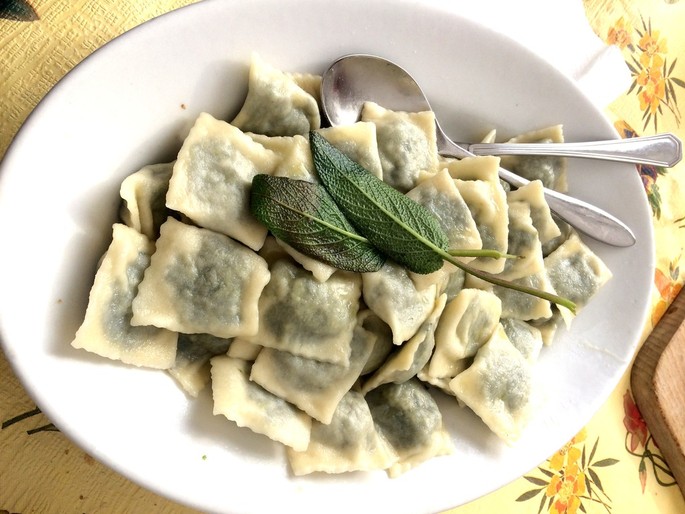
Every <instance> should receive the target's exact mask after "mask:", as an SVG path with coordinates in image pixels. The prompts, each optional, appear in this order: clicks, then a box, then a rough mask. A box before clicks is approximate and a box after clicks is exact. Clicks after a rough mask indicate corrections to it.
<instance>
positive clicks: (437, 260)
mask: <svg viewBox="0 0 685 514" xmlns="http://www.w3.org/2000/svg"><path fill="white" fill-rule="evenodd" d="M309 139H310V143H311V148H312V156H313V159H314V166H315V168H316V172H317V173H318V175H319V178H320V179H321V182H323V184H324V186H325V187H326V189H327V190H328V192H329V193H330V194H331V196H332V197H333V199H334V200H335V202H336V203H337V204H338V206H339V207H340V209H341V210H342V211H343V213H344V214H345V216H346V217H347V219H348V220H350V222H351V223H352V224H353V225H354V226H355V228H356V229H357V230H358V231H359V232H361V234H362V235H364V236H365V237H366V238H367V239H368V240H369V241H371V243H372V244H373V245H375V246H376V247H378V248H379V249H380V250H381V251H383V253H385V254H386V255H388V257H390V258H392V259H393V260H394V261H395V262H397V263H399V264H402V265H403V266H405V267H406V268H407V269H409V270H410V271H413V272H415V273H424V274H425V273H432V272H433V271H437V270H439V269H440V268H441V267H442V265H443V257H442V256H441V255H439V254H437V253H436V252H435V248H436V247H437V248H439V249H441V250H444V251H447V249H448V240H447V236H446V235H445V233H444V232H443V230H442V228H441V227H440V225H439V223H438V220H437V219H436V218H435V216H433V215H432V214H431V213H430V212H429V211H428V210H427V209H426V208H425V207H423V206H422V205H420V204H418V203H416V202H414V201H413V200H411V199H410V198H408V197H406V196H405V195H403V194H402V193H400V192H399V191H397V190H396V189H393V188H392V187H391V186H389V185H388V184H386V183H385V182H383V181H382V180H379V179H378V178H377V177H375V176H374V175H372V174H371V173H370V172H369V171H367V170H366V169H364V168H363V167H361V166H360V165H359V164H357V163H356V162H354V161H353V160H351V159H350V158H348V157H347V156H346V155H344V154H343V153H341V152H340V151H339V150H338V149H336V148H335V147H334V146H333V145H331V144H330V143H329V142H328V141H326V139H325V138H324V137H323V136H321V135H320V134H318V133H316V132H311V133H310V136H309Z"/></svg>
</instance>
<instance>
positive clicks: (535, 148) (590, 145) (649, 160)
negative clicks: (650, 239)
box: [459, 133, 683, 168]
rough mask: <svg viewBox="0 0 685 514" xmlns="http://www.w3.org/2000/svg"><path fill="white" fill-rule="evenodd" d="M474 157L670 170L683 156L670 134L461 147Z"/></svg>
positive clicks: (677, 140)
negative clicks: (561, 160) (536, 157)
mask: <svg viewBox="0 0 685 514" xmlns="http://www.w3.org/2000/svg"><path fill="white" fill-rule="evenodd" d="M459 145H460V146H465V147H466V148H467V149H468V150H469V151H470V152H472V153H474V154H476V155H556V156H561V157H583V158H587V159H602V160H607V161H619V162H630V163H635V164H649V165H654V166H663V167H666V168H670V167H672V166H675V165H676V164H677V163H678V162H680V160H681V159H682V156H683V144H682V142H681V141H680V139H678V138H677V137H676V136H675V135H674V134H670V133H665V134H657V135H655V136H643V137H633V138H628V139H612V140H608V141H589V142H585V143H475V144H468V145H463V144H461V143H459Z"/></svg>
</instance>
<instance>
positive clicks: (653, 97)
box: [638, 80, 666, 114]
mask: <svg viewBox="0 0 685 514" xmlns="http://www.w3.org/2000/svg"><path fill="white" fill-rule="evenodd" d="M665 95H666V84H665V82H664V81H663V80H659V81H653V80H649V81H648V82H647V83H646V84H645V85H644V88H643V90H642V91H640V94H639V95H638V99H639V100H640V109H641V110H643V111H646V110H649V112H650V114H655V113H656V112H657V110H658V109H659V104H660V103H661V101H662V100H663V99H664V97H665Z"/></svg>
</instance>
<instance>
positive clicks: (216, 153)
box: [166, 113, 279, 250]
mask: <svg viewBox="0 0 685 514" xmlns="http://www.w3.org/2000/svg"><path fill="white" fill-rule="evenodd" d="M278 163H279V158H278V155H277V154H276V153H274V152H272V151H271V150H268V149H266V148H264V147H263V146H262V145H260V144H259V143H256V142H255V141H254V140H253V139H252V138H250V137H249V136H248V135H247V134H244V133H243V132H241V131H240V129H238V128H236V127H234V126H232V125H229V124H228V123H226V122H225V121H220V120H217V119H214V118H213V117H212V116H211V115H209V114H207V113H202V114H200V116H199V117H198V118H197V120H196V122H195V124H194V125H193V128H192V129H190V133H189V134H188V136H187V137H186V139H185V140H184V141H183V146H182V147H181V150H180V151H179V153H178V157H177V159H176V164H174V171H173V174H172V176H171V180H170V181H169V191H168V192H167V196H166V205H167V207H169V208H170V209H173V210H176V211H178V212H181V213H183V214H185V215H186V216H188V217H189V218H190V219H191V220H193V222H195V223H197V224H198V225H200V226H202V227H204V228H208V229H211V230H214V231H216V232H221V233H223V234H226V235H228V236H231V237H232V238H234V239H236V240H237V241H240V242H241V243H243V244H245V245H247V246H249V247H250V248H252V249H253V250H258V249H259V248H260V247H261V246H262V245H263V244H264V239H265V238H266V233H267V229H266V227H265V226H264V225H262V224H261V223H259V222H258V221H257V220H256V219H255V218H254V217H253V216H252V214H251V213H250V195H249V191H250V186H251V184H252V178H253V177H254V176H255V175H258V174H260V173H266V174H272V173H273V172H274V170H275V168H276V166H277V165H278Z"/></svg>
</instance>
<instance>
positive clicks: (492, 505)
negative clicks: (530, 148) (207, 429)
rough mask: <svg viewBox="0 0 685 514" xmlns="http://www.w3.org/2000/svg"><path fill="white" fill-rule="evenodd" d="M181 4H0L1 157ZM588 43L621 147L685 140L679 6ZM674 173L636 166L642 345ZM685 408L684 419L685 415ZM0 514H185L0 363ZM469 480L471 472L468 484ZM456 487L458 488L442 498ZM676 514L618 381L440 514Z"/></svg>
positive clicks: (651, 5) (600, 23)
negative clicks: (110, 57) (602, 75)
mask: <svg viewBox="0 0 685 514" xmlns="http://www.w3.org/2000/svg"><path fill="white" fill-rule="evenodd" d="M190 3H193V2H192V0H146V1H142V0H130V1H127V2H120V1H118V0H101V1H94V0H28V2H27V1H24V0H11V1H5V2H0V157H1V156H2V155H4V153H5V151H6V149H7V147H8V146H9V144H10V142H11V139H12V137H13V136H14V134H15V133H16V132H17V131H18V129H19V127H20V126H21V124H22V122H23V121H24V120H25V119H26V117H27V116H28V114H29V113H30V111H31V110H32V109H33V107H34V106H35V105H36V104H37V102H38V101H39V100H40V99H41V98H42V97H43V96H44V95H45V94H46V93H47V92H48V90H49V89H50V88H51V87H52V86H53V85H54V84H55V83H56V82H57V80H59V79H60V78H61V77H62V76H63V75H64V74H65V73H66V72H68V71H69V70H70V69H71V68H72V67H73V66H74V65H76V64H77V63H78V62H80V61H81V60H82V59H83V58H84V57H86V56H87V55H88V54H90V53H91V52H92V51H93V50H95V49H96V48H98V47H100V46H101V45H103V44H104V43H106V42H107V41H109V40H111V39H112V38H113V37H115V36H117V35H119V34H121V33H122V32H124V31H126V30H128V29H130V28H132V27H134V26H136V25H138V24H140V23H142V22H143V21H146V20H148V19H150V18H153V17H155V16H158V15H160V14H162V13H164V12H167V11H170V10H172V9H175V8H177V7H180V6H183V5H186V4H190ZM583 3H584V6H585V9H586V15H587V18H588V22H589V23H590V25H591V27H592V28H593V30H594V31H595V32H596V33H597V35H598V36H599V37H601V38H602V39H604V40H605V41H606V42H607V43H609V44H614V45H617V46H619V47H620V48H621V50H622V52H623V55H624V56H625V60H626V63H627V65H628V66H629V67H630V69H631V72H632V74H633V77H634V83H633V86H632V87H631V88H630V90H629V91H626V92H625V94H623V95H621V96H620V97H619V98H617V99H616V100H615V101H614V102H613V103H612V104H611V105H610V106H609V107H608V109H607V114H608V115H609V116H610V117H611V118H612V119H614V120H615V123H616V127H617V129H618V130H619V132H620V133H622V134H623V135H624V137H630V136H631V135H634V134H638V135H648V134H652V133H655V132H664V131H671V132H675V133H676V134H678V135H679V136H680V138H681V139H685V130H684V129H683V128H682V126H681V122H682V112H681V107H680V103H679V102H681V103H682V101H683V100H682V98H683V97H684V96H685V64H684V63H683V62H682V60H681V58H682V57H683V56H684V55H685V32H684V31H683V29H682V27H683V25H684V24H685V23H684V22H685V2H682V3H681V2H679V0H661V1H656V0H635V1H629V0H584V2H583ZM684 171H685V163H682V164H680V165H679V166H677V167H676V168H673V169H669V170H665V169H660V168H654V167H648V166H639V167H637V172H638V173H640V175H641V176H642V178H643V182H644V185H645V193H646V194H647V196H648V198H649V202H650V204H651V206H652V211H653V221H654V228H655V237H656V247H657V256H656V257H657V261H656V262H657V266H656V269H655V272H654V288H653V294H652V316H651V318H650V319H649V320H648V323H647V326H646V327H645V332H644V336H645V337H646V336H647V335H648V334H649V332H650V331H651V329H652V327H653V326H654V325H655V324H656V323H657V321H658V320H659V318H660V316H661V315H662V314H663V313H664V311H665V310H666V308H667V306H668V305H669V304H670V302H671V301H672V300H673V298H674V297H675V295H676V294H677V293H678V292H679V291H680V288H681V287H682V283H683V272H682V271H681V267H680V265H681V262H685V260H683V259H684V257H683V248H684V246H685V221H684V220H685V201H683V199H684V198H685V196H683V195H684V194H685V193H683V192H682V189H683V188H684V187H685V177H683V172H684ZM683 407H684V408H685V406H683ZM0 423H2V426H1V429H0V514H6V513H71V512H87V513H101V512H135V513H138V512H155V513H187V512H191V511H190V510H189V509H187V508H184V507H182V506H180V505H177V504H175V503H173V502H170V501H168V500H166V499H164V498H160V497H159V496H157V495H155V494H154V493H152V492H149V491H146V490H144V489H141V488H140V487H138V486H137V485H135V484H133V483H131V482H130V481H128V480H127V479H125V478H123V477H122V476H120V475H118V474H117V473H116V472H114V471H112V470H110V469H108V468H106V467H105V466H103V465H101V464H99V463H98V462H96V461H95V460H94V459H93V458H92V457H90V456H89V455H87V454H86V453H84V452H83V451H82V450H80V449H79V448H78V447H76V446H74V445H73V444H72V443H71V442H70V441H69V440H68V439H67V438H66V437H64V436H63V435H62V434H61V433H60V432H58V431H56V430H55V428H54V427H53V425H52V424H51V423H50V420H49V419H47V418H46V417H45V416H44V415H42V414H41V413H40V411H39V410H38V409H37V408H36V406H35V404H34V403H33V402H32V401H31V399H30V398H29V397H28V396H27V394H26V393H25V392H24V390H23V388H22V386H21V384H20V383H19V382H18V381H17V379H16V378H15V376H14V375H13V373H12V371H11V369H10V368H9V365H8V363H7V361H6V360H5V358H4V356H3V355H2V354H1V353H0ZM479 472H482V471H481V470H479ZM453 487H459V484H453ZM476 512H478V513H481V512H505V513H513V514H516V513H526V514H530V513H541V512H545V513H547V512H549V513H569V514H574V513H576V512H586V513H589V514H595V513H612V512H613V513H619V514H624V513H646V514H650V513H659V514H682V513H685V501H684V500H683V496H682V494H681V492H680V490H679V489H678V487H677V485H676V484H675V482H674V479H673V476H672V474H671V472H670V470H669V468H668V465H667V464H666V463H665V461H664V460H663V458H662V457H661V456H660V453H659V450H658V448H657V447H656V445H655V443H654V441H653V439H652V437H651V435H650V433H649V431H648V429H647V427H646V425H645V424H644V421H643V420H642V418H641V416H640V413H639V412H638V410H637V409H636V407H635V404H634V402H633V399H632V394H631V391H630V385H629V374H628V373H627V374H626V375H625V376H624V377H623V379H622V380H621V382H620V383H619V385H618V386H617V388H616V390H615V391H614V393H613V394H612V396H611V398H610V399H609V400H608V401H607V402H606V404H605V405H604V406H603V407H602V409H601V410H600V411H599V412H598V413H597V414H596V415H595V416H594V418H593V419H592V420H591V421H590V423H589V424H588V425H587V426H586V427H585V428H584V429H583V430H581V432H580V433H578V434H577V435H576V436H575V437H574V438H573V440H571V441H569V442H568V444H566V445H565V446H564V447H563V448H561V449H560V450H559V451H558V452H557V453H555V454H554V455H552V456H550V458H549V459H548V460H547V461H545V462H542V463H540V465H539V466H538V467H537V468H535V469H532V470H530V472H528V473H527V474H526V475H525V476H523V477H521V478H519V479H517V480H515V481H514V482H512V483H511V484H509V485H508V486H506V487H504V488H502V489H500V490H498V491H496V492H494V493H492V494H490V495H488V496H486V497H484V498H481V499H479V500H476V501H474V502H472V503H470V504H468V505H464V506H461V507H458V508H455V509H453V510H451V511H450V514H470V513H476Z"/></svg>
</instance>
